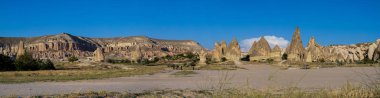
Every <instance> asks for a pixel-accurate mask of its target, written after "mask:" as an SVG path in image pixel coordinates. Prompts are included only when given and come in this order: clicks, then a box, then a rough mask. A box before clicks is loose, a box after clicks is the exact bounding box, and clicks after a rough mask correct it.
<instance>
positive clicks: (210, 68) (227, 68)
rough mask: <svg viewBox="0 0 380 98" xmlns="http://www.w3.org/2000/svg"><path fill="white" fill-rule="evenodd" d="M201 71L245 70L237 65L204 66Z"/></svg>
mask: <svg viewBox="0 0 380 98" xmlns="http://www.w3.org/2000/svg"><path fill="white" fill-rule="evenodd" d="M200 69H201V70H237V69H244V68H241V67H238V66H236V65H207V66H202V67H201V68H200Z"/></svg>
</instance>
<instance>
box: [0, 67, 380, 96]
mask: <svg viewBox="0 0 380 98" xmlns="http://www.w3.org/2000/svg"><path fill="white" fill-rule="evenodd" d="M239 67H242V68H243V69H238V70H196V71H195V72H196V74H194V73H193V74H189V75H173V74H174V73H176V72H178V71H170V72H164V73H158V74H154V75H139V76H132V77H120V78H109V79H99V80H79V81H69V82H33V83H19V84H0V96H10V95H20V96H29V95H51V94H66V93H72V92H88V91H115V92H136V93H138V92H143V91H144V90H155V89H167V88H169V89H191V90H205V89H213V88H229V87H233V88H245V87H250V88H254V89H259V90H265V89H268V88H275V89H281V88H289V87H298V88H301V89H306V90H313V89H319V88H332V89H334V88H338V87H342V86H344V85H346V84H347V83H348V82H349V83H353V84H361V83H362V82H368V81H370V80H372V79H376V78H379V76H378V75H375V74H378V73H379V72H377V71H380V70H379V68H374V67H335V68H321V69H308V70H302V69H289V70H282V69H279V68H277V67H273V66H271V65H265V64H250V65H239Z"/></svg>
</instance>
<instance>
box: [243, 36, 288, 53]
mask: <svg viewBox="0 0 380 98" xmlns="http://www.w3.org/2000/svg"><path fill="white" fill-rule="evenodd" d="M264 38H265V39H266V40H267V41H268V43H269V45H270V47H271V48H273V47H274V46H276V45H279V46H280V47H281V48H286V47H287V46H288V45H289V41H288V40H286V39H284V38H283V37H277V36H264ZM259 40H260V37H256V38H249V39H244V40H242V41H240V45H241V50H242V51H244V52H247V51H248V50H249V49H250V48H251V46H252V44H253V42H254V41H259Z"/></svg>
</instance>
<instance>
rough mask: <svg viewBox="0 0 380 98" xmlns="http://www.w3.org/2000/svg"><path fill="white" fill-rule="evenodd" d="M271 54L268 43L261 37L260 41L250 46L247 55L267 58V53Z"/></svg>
mask: <svg viewBox="0 0 380 98" xmlns="http://www.w3.org/2000/svg"><path fill="white" fill-rule="evenodd" d="M270 52H271V48H270V46H269V43H268V41H267V40H266V39H265V38H264V37H261V38H260V40H259V41H258V42H257V43H255V42H254V44H253V45H252V47H251V49H250V51H249V54H250V56H252V57H253V56H269V53H270Z"/></svg>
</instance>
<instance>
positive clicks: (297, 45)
mask: <svg viewBox="0 0 380 98" xmlns="http://www.w3.org/2000/svg"><path fill="white" fill-rule="evenodd" d="M286 54H288V60H289V61H296V62H303V61H304V58H305V48H304V47H303V45H302V40H301V32H300V30H299V28H298V27H297V28H296V31H295V32H294V34H293V37H292V41H291V42H290V45H289V46H288V48H287V49H286Z"/></svg>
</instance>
